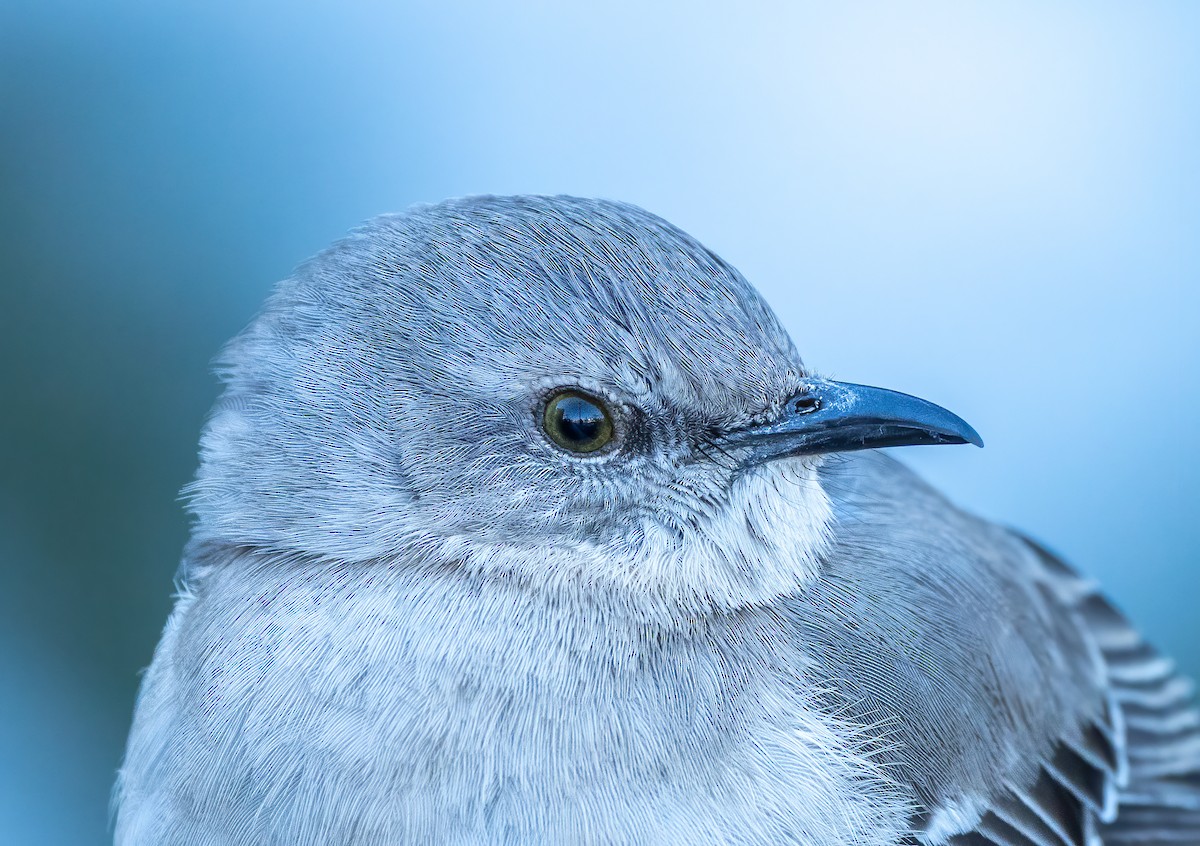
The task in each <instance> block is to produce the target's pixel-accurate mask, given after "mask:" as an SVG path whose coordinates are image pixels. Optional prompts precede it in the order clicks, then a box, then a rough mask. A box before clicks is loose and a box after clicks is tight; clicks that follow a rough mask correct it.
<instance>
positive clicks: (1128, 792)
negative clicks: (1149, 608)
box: [951, 541, 1200, 846]
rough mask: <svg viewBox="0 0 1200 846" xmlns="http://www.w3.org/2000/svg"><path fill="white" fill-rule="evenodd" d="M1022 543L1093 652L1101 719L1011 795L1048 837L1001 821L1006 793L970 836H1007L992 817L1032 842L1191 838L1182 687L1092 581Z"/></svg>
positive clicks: (996, 839) (1199, 769) (1189, 743)
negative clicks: (1101, 677) (1101, 691)
mask: <svg viewBox="0 0 1200 846" xmlns="http://www.w3.org/2000/svg"><path fill="white" fill-rule="evenodd" d="M1029 544H1030V546H1031V547H1032V548H1033V549H1034V550H1035V551H1036V552H1037V554H1038V556H1039V559H1040V561H1041V563H1042V564H1043V566H1044V568H1045V571H1046V574H1047V575H1048V576H1050V582H1049V584H1048V589H1049V590H1050V591H1052V592H1053V594H1054V595H1055V596H1056V597H1057V598H1058V599H1059V601H1060V602H1061V603H1062V604H1063V605H1066V606H1067V607H1068V608H1073V609H1074V610H1075V611H1076V612H1077V613H1078V615H1079V617H1080V618H1081V620H1082V621H1083V623H1084V625H1085V627H1086V629H1087V631H1088V632H1089V634H1090V635H1091V636H1092V638H1093V639H1094V641H1095V643H1096V645H1097V647H1098V648H1099V649H1100V652H1101V655H1102V657H1103V660H1104V666H1105V672H1106V676H1107V682H1108V692H1109V697H1110V698H1109V702H1108V704H1107V709H1106V715H1107V717H1108V718H1107V719H1106V720H1103V721H1100V722H1097V723H1094V724H1092V725H1090V726H1088V727H1086V729H1085V731H1084V732H1083V733H1082V734H1081V735H1080V737H1079V738H1078V739H1077V740H1076V741H1074V742H1072V743H1062V744H1060V745H1059V746H1058V748H1057V749H1056V750H1055V753H1054V755H1053V756H1052V757H1051V758H1050V759H1049V760H1048V761H1047V762H1045V763H1044V764H1043V773H1044V777H1043V778H1040V779H1039V780H1038V781H1037V782H1036V783H1035V784H1034V785H1032V786H1031V787H1029V788H1028V789H1027V790H1025V791H1022V792H1021V793H1020V794H1019V799H1020V800H1021V801H1023V802H1025V803H1026V804H1027V806H1028V807H1029V808H1030V809H1031V810H1034V811H1035V812H1036V813H1038V815H1039V816H1042V817H1043V821H1044V822H1046V824H1047V827H1048V828H1050V829H1052V836H1051V834H1048V833H1046V832H1045V831H1037V830H1034V829H1033V828H1031V827H1026V828H1023V829H1022V828H1021V827H1020V826H1019V825H1018V824H1017V822H1016V820H1014V819H1012V818H1010V817H1009V816H1008V809H1009V808H1010V806H1011V805H1012V799H1011V798H1010V797H1001V798H999V799H997V800H996V803H995V806H994V809H993V811H992V812H991V813H989V814H986V815H985V816H984V819H983V820H982V821H981V823H980V825H979V826H978V827H977V831H976V833H974V834H972V835H970V836H971V837H974V836H975V835H976V834H977V835H978V836H979V837H982V838H983V840H984V842H989V841H990V842H992V843H995V844H1004V843H1006V842H1009V841H1011V839H1012V836H1011V832H1009V831H1008V830H1006V829H1004V828H998V827H997V826H995V824H994V823H993V822H992V821H991V817H992V816H993V815H994V816H996V817H998V818H1000V819H1001V820H1003V821H1005V822H1007V823H1008V824H1009V826H1011V827H1012V828H1015V829H1018V830H1019V831H1021V833H1022V834H1023V835H1024V836H1027V837H1028V838H1029V839H1030V842H1031V843H1033V844H1036V846H1050V844H1060V843H1061V844H1079V846H1085V844H1088V843H1089V842H1091V843H1099V842H1103V843H1106V844H1156V843H1161V844H1169V843H1174V844H1192V846H1196V844H1200V711H1197V709H1196V708H1195V707H1193V706H1192V704H1191V701H1190V697H1191V692H1192V685H1191V684H1190V683H1189V682H1188V681H1187V680H1186V679H1184V678H1182V677H1181V676H1179V675H1178V674H1177V673H1176V672H1175V668H1174V665H1173V663H1172V662H1171V661H1170V660H1169V659H1167V658H1165V657H1164V656H1163V655H1161V654H1160V653H1159V652H1158V651H1157V650H1155V649H1154V648H1153V647H1151V646H1150V645H1149V644H1147V643H1146V642H1145V641H1143V640H1142V638H1141V637H1140V635H1138V633H1137V631H1136V630H1135V629H1134V628H1133V627H1132V626H1131V625H1130V624H1129V623H1128V621H1127V620H1126V619H1125V618H1124V617H1123V616H1122V615H1121V613H1120V612H1119V611H1117V610H1116V609H1115V608H1114V607H1113V606H1112V604H1111V603H1109V602H1108V601H1107V600H1106V599H1105V598H1104V597H1103V596H1101V595H1100V594H1099V593H1097V592H1096V588H1095V586H1094V585H1093V584H1092V583H1090V582H1087V581H1085V580H1083V579H1081V578H1080V577H1079V576H1077V575H1076V574H1075V573H1074V572H1073V571H1071V570H1070V568H1068V567H1067V566H1066V565H1065V564H1064V563H1063V562H1062V561H1061V560H1059V559H1058V558H1057V557H1055V556H1053V555H1052V554H1051V553H1049V552H1048V551H1046V550H1045V549H1044V548H1042V547H1041V546H1039V545H1038V544H1036V543H1034V542H1032V541H1029ZM1049 817H1053V818H1054V819H1053V820H1051V819H1050V818H1049ZM1056 821H1057V823H1058V824H1055V822H1056ZM1097 823H1101V824H1100V825H1097ZM1093 832H1094V834H1093ZM951 842H952V843H958V842H960V839H959V838H952V839H951Z"/></svg>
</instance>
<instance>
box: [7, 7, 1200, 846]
mask: <svg viewBox="0 0 1200 846" xmlns="http://www.w3.org/2000/svg"><path fill="white" fill-rule="evenodd" d="M567 5H568V4H555V3H523V4H521V5H520V6H519V7H517V6H514V4H502V3H496V4H476V3H428V4H424V3H421V4H398V3H382V2H379V3H360V4H356V5H347V6H343V5H342V4H335V3H321V2H300V3H296V2H290V3H283V2H271V3H227V2H212V1H211V0H209V2H199V0H187V2H177V3H172V4H163V3H149V2H134V0H114V2H106V3H95V2H92V3H85V2H76V1H75V0H60V2H54V0H48V1H44V2H38V3H26V2H17V3H13V2H8V3H5V4H3V5H0V409H2V413H0V445H2V446H0V449H2V455H3V458H2V464H0V841H2V842H4V843H13V844H26V843H29V844H33V843H38V844H41V843H45V844H93V843H103V842H105V841H106V839H107V838H108V835H107V833H106V832H107V828H106V826H107V802H108V791H109V785H110V784H111V782H112V777H113V773H114V771H115V769H116V767H117V765H118V763H119V761H120V756H121V748H122V744H123V741H124V735H125V732H126V730H127V726H128V720H129V715H130V711H131V708H132V705H133V700H134V695H135V691H136V685H137V681H138V671H139V669H140V668H142V667H144V666H145V665H146V664H147V663H148V662H149V660H150V656H151V652H152V649H153V647H154V643H155V641H156V639H157V635H158V632H159V630H160V627H161V626H162V624H163V622H164V620H165V618H166V615H167V612H168V609H169V607H170V595H171V592H172V585H171V578H172V575H173V572H174V569H175V564H176V561H177V557H178V554H179V551H180V548H181V546H182V544H183V542H184V539H185V535H186V519H185V516H184V514H183V511H182V509H181V506H180V504H179V502H178V500H177V492H178V490H179V489H180V487H181V486H182V485H183V484H184V483H185V482H186V481H187V480H188V478H189V476H190V474H191V473H192V471H193V468H194V463H195V443H196V438H197V435H198V432H199V429H200V426H201V423H202V421H203V418H204V414H205V412H206V409H207V408H208V406H209V404H210V403H211V402H212V400H213V398H214V396H215V391H216V385H215V382H214V380H213V378H212V377H211V375H210V374H209V371H208V362H209V360H210V358H211V357H212V356H213V355H214V354H215V353H216V351H217V349H218V348H219V346H220V345H221V344H222V343H223V342H224V341H225V340H226V339H227V338H228V337H229V336H231V335H232V334H233V333H235V332H236V331H237V330H239V329H240V328H241V327H242V326H243V325H244V324H245V323H246V322H247V321H248V320H249V319H250V317H251V316H252V315H253V313H254V311H255V309H256V308H257V306H258V304H259V303H260V301H261V300H262V299H263V297H264V296H265V295H266V293H267V292H268V291H269V289H270V286H271V284H272V282H273V281H275V280H277V279H279V278H281V277H283V276H285V275H286V274H287V273H288V272H289V270H290V268H291V267H292V266H293V265H294V264H296V263H297V262H299V261H300V260H302V259H304V258H305V257H307V256H308V255H310V254H312V253H313V252H315V251H316V250H318V249H320V248H321V247H323V246H324V245H325V244H327V243H328V242H329V241H331V240H332V239H334V238H336V237H338V236H339V235H341V234H342V233H343V232H344V231H346V230H347V229H348V228H350V227H351V226H353V225H354V224H355V223H357V222H358V221H359V220H361V219H363V218H365V217H368V216H371V215H374V214H376V213H379V212H383V211H393V210H400V209H403V208H405V207H406V206H408V205H410V204H412V203H414V202H417V201H432V200H437V199H441V198H443V197H447V196H454V195H461V194H468V193H480V192H493V193H512V192H549V193H557V192H567V193H574V194H582V195H597V196H603V197H611V198H619V199H625V200H630V201H633V202H636V203H639V204H641V205H644V206H645V207H647V208H649V209H651V210H652V211H655V212H657V213H659V214H662V215H664V216H665V217H667V218H668V219H670V220H672V221H674V222H675V223H677V224H679V225H681V226H682V227H684V228H685V229H687V230H689V231H691V232H692V233H693V234H695V235H697V236H698V237H700V238H701V239H702V240H703V241H705V242H706V243H707V244H708V245H709V246H711V247H712V248H714V249H715V250H716V251H718V252H719V253H721V254H723V255H724V256H725V257H726V258H727V259H729V260H730V261H732V262H733V263H734V264H735V265H737V266H738V267H740V268H741V269H742V270H743V272H745V273H746V275H747V276H748V277H749V278H750V279H751V281H753V282H754V283H755V284H757V285H758V286H759V287H760V288H761V289H762V290H763V292H764V293H765V294H766V296H767V297H768V299H769V300H770V301H771V303H772V304H773V305H774V306H775V308H776V309H777V311H778V312H779V314H780V316H781V317H782V319H783V321H784V323H785V324H786V325H787V326H788V327H789V329H790V330H791V332H792V333H793V336H794V338H795V339H796V342H797V344H798V346H799V347H800V349H801V351H802V352H803V353H804V355H805V357H806V360H807V361H808V362H809V364H810V365H812V366H814V367H815V368H817V369H818V370H821V371H823V372H825V373H826V374H828V375H832V376H834V377H837V378H843V379H850V380H853V381H860V382H868V383H873V384H879V385H885V386H889V387H893V388H897V389H901V390H905V391H909V392H912V393H917V394H920V395H922V396H926V397H928V398H930V399H933V400H935V401H938V402H941V403H943V404H945V405H947V406H949V407H950V408H952V409H953V410H955V411H957V412H959V413H961V414H962V415H963V416H964V417H966V418H967V419H968V420H969V421H970V422H971V423H973V424H974V425H975V426H976V427H977V428H978V429H979V431H980V432H981V433H982V434H983V436H984V438H985V439H986V440H987V442H988V446H987V449H985V450H982V451H980V450H973V449H944V450H919V449H914V450H908V451H904V452H903V453H902V455H903V457H904V459H905V460H906V461H909V462H910V463H911V464H913V465H915V466H916V467H918V468H919V469H920V470H921V471H922V472H923V473H924V474H925V475H927V476H928V477H930V478H931V479H933V480H934V481H935V482H936V483H937V484H938V485H940V486H941V487H943V488H944V489H946V490H947V491H949V492H950V493H951V494H952V495H953V496H954V497H955V498H956V499H957V500H959V501H960V502H962V503H964V504H965V505H967V506H969V507H970V508H972V509H974V510H977V511H979V512H982V513H984V514H986V515H988V516H990V517H994V518H997V519H1000V520H1003V521H1006V522H1010V523H1013V524H1015V525H1018V526H1021V527H1023V528H1025V529H1027V530H1029V531H1031V532H1033V533H1034V534H1036V535H1037V536H1039V537H1041V538H1042V539H1044V540H1045V541H1047V542H1048V543H1050V544H1051V545H1053V546H1054V547H1056V548H1057V549H1059V550H1060V551H1061V552H1062V553H1063V554H1065V555H1066V556H1067V557H1068V558H1069V559H1070V560H1072V561H1074V562H1075V563H1077V564H1078V565H1079V566H1081V567H1083V568H1085V569H1086V570H1088V571H1089V572H1090V573H1092V574H1094V575H1095V576H1097V577H1098V578H1099V579H1101V580H1102V581H1103V582H1104V583H1105V584H1106V585H1107V586H1108V588H1109V589H1110V590H1111V592H1112V594H1113V595H1114V596H1115V597H1116V598H1117V600H1118V602H1119V603H1120V604H1121V605H1123V606H1124V607H1125V608H1126V609H1127V610H1128V611H1129V612H1130V613H1131V614H1132V615H1133V616H1134V617H1135V618H1136V619H1137V620H1138V621H1139V622H1140V623H1141V624H1142V625H1143V626H1144V628H1145V630H1146V631H1147V632H1148V633H1149V635H1150V636H1151V637H1152V638H1153V639H1154V640H1155V641H1156V642H1158V643H1159V644H1161V645H1162V646H1163V647H1164V648H1166V649H1168V650H1169V651H1170V652H1172V653H1174V654H1175V655H1176V656H1177V657H1178V659H1179V661H1180V663H1181V664H1182V665H1183V666H1184V667H1185V668H1186V669H1188V670H1189V671H1190V672H1192V673H1193V674H1195V673H1200V617H1198V614H1197V608H1196V605H1197V599H1198V598H1200V568H1198V567H1197V549H1198V548H1200V543H1198V541H1200V519H1198V515H1200V509H1198V506H1200V489H1198V487H1197V481H1196V473H1197V470H1200V445H1198V439H1197V416H1198V414H1200V378H1198V373H1200V343H1198V341H1197V329H1198V327H1200V294H1198V293H1197V291H1198V287H1197V278H1198V271H1200V237H1198V236H1200V190H1198V189H1200V50H1198V49H1197V47H1196V45H1197V44H1200V5H1198V4H1194V3H1186V2H1178V3H1137V4H1133V3H1129V4H1108V3H1100V2H1088V3H1020V2H1006V3H994V4H990V5H985V4H961V3H950V2H945V3H936V2H935V3H922V4H904V3H900V4H893V3H886V4H885V3H880V4H872V3H865V4H859V3H854V4H831V3H811V4H793V3H786V4H785V3H780V4H777V5H769V4H755V3H742V4H733V5H731V4H721V5H718V4H711V5H704V4H698V3H662V4H641V3H625V4H622V3H605V4H594V5H593V6H592V7H590V8H589V7H587V6H585V5H583V4H580V5H579V6H578V7H577V8H566V6H567ZM735 6H736V11H733V9H734V7H735Z"/></svg>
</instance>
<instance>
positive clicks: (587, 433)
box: [542, 391, 613, 452]
mask: <svg viewBox="0 0 1200 846" xmlns="http://www.w3.org/2000/svg"><path fill="white" fill-rule="evenodd" d="M542 428H544V429H545V430H546V434H547V435H549V436H550V440H552V441H554V443H556V444H558V445H559V446H560V447H562V448H563V449H567V450H570V451H571V452H595V451H596V450H598V449H600V448H601V447H602V446H604V445H605V444H607V443H608V442H609V441H611V440H612V437H613V423H612V417H610V416H609V414H608V411H607V409H605V407H604V403H603V402H601V401H600V400H599V399H597V398H596V397H593V396H589V395H588V394H585V393H582V392H581V391H562V392H560V393H557V394H555V395H554V396H552V397H550V401H549V402H547V403H546V412H545V414H544V415H542Z"/></svg>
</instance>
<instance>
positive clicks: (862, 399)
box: [725, 379, 983, 464]
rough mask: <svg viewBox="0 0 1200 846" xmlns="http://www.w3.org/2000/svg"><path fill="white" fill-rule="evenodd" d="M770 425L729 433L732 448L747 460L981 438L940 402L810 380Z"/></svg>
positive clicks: (979, 443) (980, 441)
mask: <svg viewBox="0 0 1200 846" xmlns="http://www.w3.org/2000/svg"><path fill="white" fill-rule="evenodd" d="M783 408H784V410H783V413H782V415H781V416H780V417H778V418H777V419H776V420H774V421H773V422H770V423H765V424H762V425H757V426H750V427H747V428H745V429H740V430H737V431H735V432H730V433H729V434H728V435H727V436H726V438H725V442H726V444H727V445H728V446H731V447H735V448H743V449H748V450H749V452H750V455H749V456H747V460H748V461H749V463H752V464H757V463H760V462H763V461H770V460H771V459H774V458H785V457H789V456H798V455H816V454H820V453H827V452H849V451H851V450H859V449H876V448H878V447H894V446H913V445H918V444H975V446H979V447H981V446H983V439H982V438H980V437H979V434H978V433H977V432H976V431H975V430H974V429H972V428H971V427H970V426H969V425H968V424H967V422H966V421H965V420H963V419H962V418H961V417H959V416H958V415H957V414H952V413H951V412H949V411H947V410H946V409H944V408H942V407H941V406H940V405H934V404H933V403H931V402H926V401H925V400H923V399H917V398H916V397H912V396H909V395H908V394H901V393H899V392H897V391H889V390H885V389H884V388H871V387H868V386H866V385H853V384H850V383H849V382H832V381H828V380H825V379H810V380H808V384H807V385H806V386H805V388H804V390H802V391H801V392H800V393H798V394H796V395H795V396H793V397H792V398H791V399H789V400H788V401H787V403H785V405H784V407H783Z"/></svg>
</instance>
